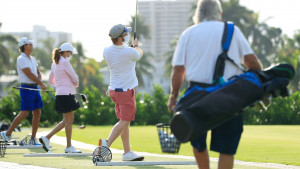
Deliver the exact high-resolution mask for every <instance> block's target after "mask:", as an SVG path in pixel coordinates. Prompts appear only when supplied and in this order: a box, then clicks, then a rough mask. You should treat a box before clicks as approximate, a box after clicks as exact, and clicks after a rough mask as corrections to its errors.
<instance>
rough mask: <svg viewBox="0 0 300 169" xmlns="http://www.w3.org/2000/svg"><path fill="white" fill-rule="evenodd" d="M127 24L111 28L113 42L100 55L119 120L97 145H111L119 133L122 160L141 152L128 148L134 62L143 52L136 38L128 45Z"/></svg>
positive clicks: (135, 83)
mask: <svg viewBox="0 0 300 169" xmlns="http://www.w3.org/2000/svg"><path fill="white" fill-rule="evenodd" d="M129 32H131V28H130V27H126V26H125V25H121V24H118V25H115V26H113V27H112V28H111V29H110V32H109V36H110V38H111V40H112V42H113V44H112V45H111V46H110V47H107V48H105V49H104V52H103V58H104V60H105V61H106V63H107V65H108V67H109V70H110V84H109V87H108V89H109V96H110V97H111V99H112V101H113V102H114V103H115V111H116V115H117V118H118V119H119V120H120V121H119V122H117V123H116V124H115V126H114V127H113V129H112V131H111V133H110V135H109V137H108V139H107V140H105V139H100V140H99V146H107V147H109V146H111V144H112V143H113V142H114V141H115V140H116V138H117V137H119V135H121V139H122V142H123V147H124V154H123V156H122V160H123V161H142V160H143V159H144V157H143V156H141V155H138V154H136V153H134V152H133V151H131V149H130V144H129V125H130V122H131V121H133V120H134V118H135V113H136V102H135V92H134V88H135V87H137V86H138V80H137V77H136V72H135V65H136V62H137V61H138V60H140V59H141V58H142V56H143V51H142V50H141V49H140V48H139V46H138V41H137V39H134V40H133V41H132V47H128V45H127V44H128V42H129Z"/></svg>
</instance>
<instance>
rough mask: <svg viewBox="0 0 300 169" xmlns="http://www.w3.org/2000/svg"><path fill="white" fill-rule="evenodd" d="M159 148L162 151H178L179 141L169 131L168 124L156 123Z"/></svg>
mask: <svg viewBox="0 0 300 169" xmlns="http://www.w3.org/2000/svg"><path fill="white" fill-rule="evenodd" d="M156 128H157V133H158V137H159V142H160V146H161V150H162V152H164V153H178V152H179V148H180V142H179V141H178V140H177V138H176V137H175V136H174V134H173V133H172V132H171V129H170V126H169V125H168V124H163V123H159V124H156Z"/></svg>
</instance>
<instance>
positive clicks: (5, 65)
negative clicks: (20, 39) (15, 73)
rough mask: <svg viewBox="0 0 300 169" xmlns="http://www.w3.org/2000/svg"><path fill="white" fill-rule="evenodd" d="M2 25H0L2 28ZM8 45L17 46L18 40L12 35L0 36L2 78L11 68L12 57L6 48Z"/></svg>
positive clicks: (0, 70)
mask: <svg viewBox="0 0 300 169" xmlns="http://www.w3.org/2000/svg"><path fill="white" fill-rule="evenodd" d="M1 26H2V23H0V28H1ZM6 43H12V44H14V45H16V44H17V40H16V38H15V37H13V36H12V35H7V34H4V35H0V76H1V75H3V74H4V73H7V70H10V68H11V60H12V59H11V55H10V52H9V50H8V48H7V47H6V46H5V44H6Z"/></svg>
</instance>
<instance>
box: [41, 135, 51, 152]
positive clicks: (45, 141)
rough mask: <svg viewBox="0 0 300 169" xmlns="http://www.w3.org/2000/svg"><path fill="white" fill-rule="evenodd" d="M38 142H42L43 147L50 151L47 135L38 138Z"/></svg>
mask: <svg viewBox="0 0 300 169" xmlns="http://www.w3.org/2000/svg"><path fill="white" fill-rule="evenodd" d="M39 141H40V143H42V145H43V149H44V150H45V151H46V152H48V151H50V141H49V139H48V138H47V137H45V136H42V137H41V138H39Z"/></svg>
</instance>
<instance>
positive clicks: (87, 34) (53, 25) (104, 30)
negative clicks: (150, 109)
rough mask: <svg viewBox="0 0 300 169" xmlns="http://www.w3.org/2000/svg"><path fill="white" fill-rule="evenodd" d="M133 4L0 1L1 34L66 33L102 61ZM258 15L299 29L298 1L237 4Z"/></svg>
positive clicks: (114, 0)
mask: <svg viewBox="0 0 300 169" xmlns="http://www.w3.org/2000/svg"><path fill="white" fill-rule="evenodd" d="M135 4H136V0H26V1H24V0H0V21H1V22H2V28H1V30H0V31H1V32H31V31H32V29H33V25H41V26H45V27H46V29H47V30H49V31H51V32H70V33H72V35H73V41H80V42H82V44H83V47H84V48H85V50H86V55H87V56H88V57H92V58H95V59H96V60H97V61H101V60H102V52H103V48H104V47H106V46H109V45H110V44H111V41H110V38H109V36H108V32H109V30H110V28H111V27H112V26H113V25H116V24H119V23H122V24H128V23H129V22H130V18H131V16H132V15H135ZM240 4H241V5H243V6H246V7H247V8H249V9H251V10H253V11H255V12H259V14H260V21H264V20H267V21H266V22H267V23H268V24H269V25H271V26H275V27H280V28H281V29H282V30H283V33H284V34H287V35H289V36H292V35H293V34H294V33H295V31H296V30H298V29H300V10H299V6H300V0H240Z"/></svg>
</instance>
